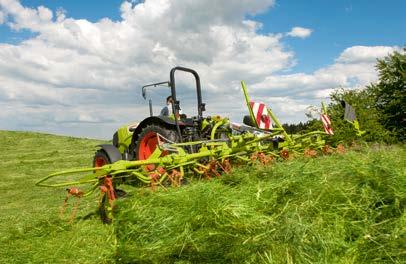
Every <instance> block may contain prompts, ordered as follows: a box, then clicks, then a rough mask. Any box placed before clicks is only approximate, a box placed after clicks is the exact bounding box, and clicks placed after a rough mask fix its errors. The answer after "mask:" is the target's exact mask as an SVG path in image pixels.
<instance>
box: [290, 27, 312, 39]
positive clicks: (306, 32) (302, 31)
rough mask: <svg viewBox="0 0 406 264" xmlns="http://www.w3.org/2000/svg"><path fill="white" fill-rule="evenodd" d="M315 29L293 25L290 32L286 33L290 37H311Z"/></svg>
mask: <svg viewBox="0 0 406 264" xmlns="http://www.w3.org/2000/svg"><path fill="white" fill-rule="evenodd" d="M312 32H313V30H312V29H310V28H303V27H293V28H292V30H291V31H290V32H288V33H287V34H286V35H287V36H290V37H296V38H302V39H304V38H307V37H310V35H311V34H312Z"/></svg>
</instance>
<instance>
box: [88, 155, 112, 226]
mask: <svg viewBox="0 0 406 264" xmlns="http://www.w3.org/2000/svg"><path fill="white" fill-rule="evenodd" d="M110 163H111V161H110V158H109V157H108V155H107V153H106V152H105V151H104V150H101V149H99V150H97V151H96V153H95V155H94V158H93V167H95V168H97V167H102V166H104V165H106V164H110ZM107 177H108V176H107ZM99 215H100V219H101V220H102V222H103V223H105V224H110V223H111V221H112V220H113V208H112V207H111V205H110V203H109V199H108V195H107V192H104V193H101V195H100V200H99Z"/></svg>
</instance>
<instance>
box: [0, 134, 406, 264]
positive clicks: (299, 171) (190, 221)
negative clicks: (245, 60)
mask: <svg viewBox="0 0 406 264" xmlns="http://www.w3.org/2000/svg"><path fill="white" fill-rule="evenodd" d="M99 143H100V141H96V140H88V139H77V138H71V137H61V136H54V135H45V134H38V133H27V132H8V131H0V158H1V159H0V160H1V162H0V164H1V166H0V178H1V179H2V181H1V182H0V201H1V204H0V212H1V213H0V244H1V247H0V263H29V262H30V263H114V262H118V263H122V262H124V263H128V262H133V263H134V262H135V263H145V262H146V263H151V262H152V263H174V262H177V263H222V262H223V263H230V262H234V263H244V262H248V263H371V262H375V263H402V262H404V260H405V258H406V250H405V247H404V245H405V241H406V237H405V232H406V229H405V228H406V216H405V212H404V207H405V203H406V167H405V165H404V160H406V149H405V147H404V146H390V147H388V146H373V147H369V148H364V149H362V150H360V151H357V152H353V151H351V152H349V153H347V154H345V155H333V156H328V157H319V158H316V159H305V158H303V159H296V160H292V161H287V162H283V163H277V164H273V165H271V166H269V167H261V166H258V167H250V168H239V169H236V170H235V171H234V172H233V173H232V174H230V175H225V176H224V177H222V178H220V179H216V180H212V181H203V182H194V181H192V182H191V183H190V184H188V185H186V186H183V187H181V188H170V189H168V190H158V191H155V192H152V191H151V190H150V189H149V188H142V189H136V188H128V190H129V191H130V195H129V197H128V198H126V199H123V200H121V201H119V202H118V206H119V210H118V213H117V220H115V223H114V225H110V226H108V225H103V224H101V223H100V222H99V221H98V217H97V216H96V215H95V214H94V212H95V208H96V207H97V196H96V195H95V196H94V197H93V198H91V197H90V198H87V199H82V202H81V205H80V208H79V211H78V215H77V220H76V221H74V222H73V223H72V224H69V223H68V221H67V220H66V219H61V218H60V216H59V209H60V206H61V205H62V204H63V200H64V198H65V191H64V189H63V188H58V189H52V188H40V187H35V186H34V183H35V181H37V180H38V179H40V178H41V177H43V176H44V175H46V174H48V173H51V172H54V171H58V170H63V169H66V168H71V167H82V166H89V165H90V163H91V159H92V155H93V153H94V150H95V146H96V145H97V144H99Z"/></svg>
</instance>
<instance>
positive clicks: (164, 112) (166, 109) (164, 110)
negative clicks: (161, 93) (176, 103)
mask: <svg viewBox="0 0 406 264" xmlns="http://www.w3.org/2000/svg"><path fill="white" fill-rule="evenodd" d="M172 103H173V99H172V96H168V97H167V98H166V105H165V106H164V107H163V108H162V110H161V113H160V114H159V115H160V116H169V112H171V113H172Z"/></svg>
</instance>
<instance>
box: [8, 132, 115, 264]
mask: <svg viewBox="0 0 406 264" xmlns="http://www.w3.org/2000/svg"><path fill="white" fill-rule="evenodd" d="M100 143H101V142H100V141H96V140H88V139H78V138H72V137H61V136H54V135H45V134H39V133H27V132H7V131H0V164H1V166H0V179H1V181H0V201H1V204H0V244H1V246H0V263H103V262H108V261H109V259H110V258H111V256H114V248H113V247H112V241H113V240H114V239H113V238H112V235H113V230H112V227H111V226H106V225H103V224H101V223H100V222H99V221H98V218H97V216H96V215H92V213H94V212H95V209H96V208H97V201H96V200H95V199H82V202H81V205H80V208H79V210H78V214H77V216H78V220H77V221H75V222H74V223H72V224H69V223H68V221H67V220H65V219H61V218H60V217H59V211H60V206H61V205H62V204H63V200H64V198H65V195H66V192H65V191H64V188H56V189H52V188H40V187H36V186H34V184H35V182H36V181H37V180H39V179H40V178H41V177H44V176H45V175H47V174H49V173H51V172H55V171H58V170H61V169H67V168H72V167H83V166H89V165H91V162H92V157H93V154H94V150H95V146H96V145H97V144H100ZM70 208H72V207H70ZM89 215H90V217H86V216H89ZM66 218H69V214H67V215H66ZM84 218H85V219H84Z"/></svg>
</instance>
